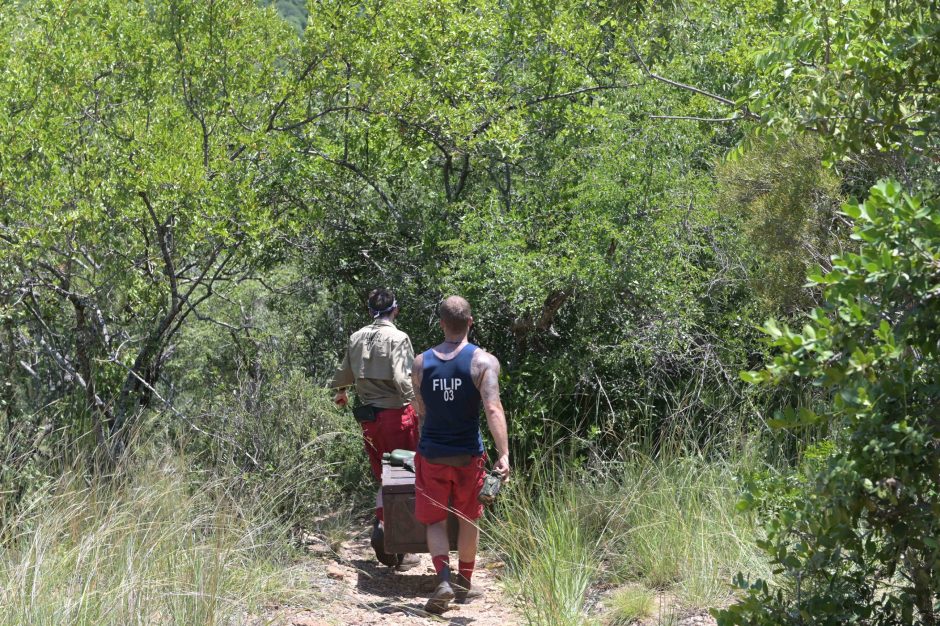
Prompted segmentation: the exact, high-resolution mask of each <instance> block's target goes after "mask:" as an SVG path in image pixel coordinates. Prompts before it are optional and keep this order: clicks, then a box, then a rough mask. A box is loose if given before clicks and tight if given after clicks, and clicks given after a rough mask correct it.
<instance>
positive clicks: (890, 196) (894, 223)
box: [719, 182, 940, 626]
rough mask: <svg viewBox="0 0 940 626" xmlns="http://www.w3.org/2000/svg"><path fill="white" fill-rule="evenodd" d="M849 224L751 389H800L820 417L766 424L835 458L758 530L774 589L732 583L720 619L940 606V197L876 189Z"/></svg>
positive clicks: (880, 617) (808, 619) (806, 620)
mask: <svg viewBox="0 0 940 626" xmlns="http://www.w3.org/2000/svg"><path fill="white" fill-rule="evenodd" d="M843 210H844V212H845V214H846V215H848V216H849V217H850V218H852V219H853V220H854V221H855V227H854V234H853V238H854V239H857V240H858V241H859V242H860V248H859V251H858V252H857V253H851V254H845V255H843V256H839V257H835V258H834V260H833V267H832V271H830V272H828V273H826V274H822V273H817V274H815V275H813V276H811V282H812V283H813V284H816V285H821V286H823V287H824V289H825V294H824V295H825V300H826V305H825V306H824V307H822V308H818V309H815V310H814V311H813V312H812V313H811V314H810V319H809V321H808V323H807V324H806V325H805V326H804V327H803V329H802V331H801V332H793V331H791V330H790V329H789V328H787V327H783V328H780V327H779V326H778V324H776V323H775V322H773V321H769V322H768V323H767V324H766V326H765V331H766V332H767V333H768V334H769V335H770V336H771V337H772V338H773V341H772V343H773V345H774V346H775V347H776V348H778V349H779V353H778V354H777V356H775V357H774V359H773V361H772V362H771V363H769V364H768V365H767V366H766V367H765V369H763V370H761V371H758V372H748V373H745V374H744V376H745V378H746V379H748V380H751V381H754V382H783V381H788V380H789V381H792V380H799V381H809V382H810V383H811V384H812V385H814V386H816V387H818V388H820V389H822V390H825V391H827V392H828V393H829V394H830V402H829V403H828V404H827V405H826V406H825V407H824V408H823V409H822V410H820V411H818V412H815V411H812V410H809V409H806V408H803V409H800V410H798V411H794V410H786V411H783V412H781V413H780V414H779V415H778V416H777V420H776V421H775V422H774V425H775V426H777V427H781V428H790V429H798V428H801V427H806V426H814V425H818V424H828V425H830V426H831V427H832V428H833V429H834V430H835V432H836V434H835V437H836V445H835V450H834V452H833V454H832V455H831V457H830V458H829V460H828V461H827V462H826V463H825V465H824V466H823V468H822V469H821V471H820V472H819V473H818V474H817V475H816V476H815V479H814V481H813V482H812V484H811V488H810V489H809V491H808V493H806V494H804V495H803V497H801V498H794V499H793V500H792V503H791V505H790V506H787V507H782V508H781V509H780V511H779V515H778V516H777V517H776V518H774V519H771V520H769V521H768V523H767V539H766V541H764V542H762V544H761V545H762V547H764V548H765V549H766V551H767V552H768V554H769V556H770V558H771V560H772V562H773V564H774V566H775V574H776V579H775V581H774V583H773V584H772V583H770V582H768V581H767V580H757V581H754V582H748V581H747V580H746V578H745V577H744V576H739V578H738V581H737V582H738V585H739V586H740V587H741V589H742V590H743V591H744V594H745V595H744V597H743V599H742V600H741V601H740V602H739V603H738V604H737V605H735V606H733V607H731V608H729V609H728V610H726V611H722V612H720V613H719V616H720V623H721V624H722V625H724V626H731V625H743V624H750V625H770V624H793V623H800V624H820V625H821V624H845V623H864V624H874V625H887V624H924V625H933V624H936V622H937V612H938V603H940V543H938V539H937V538H938V537H940V387H938V381H940V362H938V357H940V324H938V320H940V202H938V201H937V200H936V199H935V198H934V199H931V200H925V199H924V198H922V197H917V196H911V195H908V194H907V193H904V192H903V191H902V190H901V187H900V185H899V184H897V183H895V182H884V183H880V184H878V185H876V186H875V187H873V188H872V190H871V195H870V197H869V198H868V200H867V201H866V202H864V203H862V204H849V205H846V206H845V207H844V208H843Z"/></svg>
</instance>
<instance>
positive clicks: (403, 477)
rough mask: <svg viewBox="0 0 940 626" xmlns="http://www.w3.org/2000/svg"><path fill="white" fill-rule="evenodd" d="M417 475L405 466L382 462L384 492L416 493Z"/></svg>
mask: <svg viewBox="0 0 940 626" xmlns="http://www.w3.org/2000/svg"><path fill="white" fill-rule="evenodd" d="M414 490H415V475H414V473H412V472H411V471H409V470H406V469H405V468H404V467H392V466H391V465H389V464H388V463H382V493H383V494H384V493H414Z"/></svg>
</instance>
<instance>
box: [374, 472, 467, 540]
mask: <svg viewBox="0 0 940 626" xmlns="http://www.w3.org/2000/svg"><path fill="white" fill-rule="evenodd" d="M382 506H383V507H384V509H385V551H386V552H388V553H390V554H405V553H408V552H411V553H416V552H427V551H428V543H427V535H426V534H425V533H426V530H425V526H424V524H421V523H419V522H418V520H416V519H415V475H414V474H413V473H412V472H410V471H409V470H406V469H405V468H403V467H392V466H391V465H389V464H388V462H383V463H382ZM457 529H458V525H457V517H456V516H455V515H454V514H453V513H451V514H450V516H449V517H448V519H447V534H448V535H450V549H451V550H456V549H457Z"/></svg>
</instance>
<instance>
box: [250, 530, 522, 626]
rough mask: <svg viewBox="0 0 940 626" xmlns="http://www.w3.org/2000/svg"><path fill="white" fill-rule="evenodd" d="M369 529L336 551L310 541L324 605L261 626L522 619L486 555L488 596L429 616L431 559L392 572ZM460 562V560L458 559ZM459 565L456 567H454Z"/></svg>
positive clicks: (480, 572)
mask: <svg viewBox="0 0 940 626" xmlns="http://www.w3.org/2000/svg"><path fill="white" fill-rule="evenodd" d="M367 530H368V529H366V528H365V527H363V530H362V532H361V533H357V534H356V535H355V536H353V537H351V538H349V539H347V540H346V541H343V542H342V543H341V544H340V545H338V546H333V547H330V546H328V545H327V544H326V542H325V541H324V540H322V539H320V538H318V537H316V536H314V535H308V536H307V537H306V539H305V541H306V542H307V544H308V545H307V547H308V550H309V551H310V552H311V555H312V556H314V557H316V558H314V559H312V562H311V564H310V572H311V573H310V578H311V584H312V585H313V586H314V589H316V590H318V591H319V595H320V597H322V598H323V602H318V603H317V606H316V607H309V608H305V607H296V606H284V607H272V608H270V609H269V610H268V611H267V612H266V614H265V615H263V616H260V617H259V620H258V623H259V624H261V623H264V624H289V625H291V626H340V625H343V626H347V625H359V624H383V625H384V624H388V625H392V626H419V625H421V626H424V625H432V624H433V625H435V626H440V625H441V624H459V625H461V626H468V625H470V624H473V626H502V625H503V624H506V625H510V626H511V625H517V624H522V623H523V622H522V621H521V620H520V619H519V617H518V616H517V614H516V612H515V611H514V608H513V606H512V601H511V600H510V599H509V598H508V597H507V596H506V595H505V594H504V592H503V589H502V587H501V586H500V585H499V584H498V579H499V576H500V573H501V571H502V569H503V568H502V563H500V562H498V561H494V560H492V559H488V558H487V557H486V555H481V556H480V558H479V559H478V560H477V570H476V572H475V573H474V575H473V583H474V585H479V586H480V587H481V588H482V589H483V590H484V591H485V595H484V596H483V597H482V598H477V599H475V600H473V601H472V602H470V603H468V604H456V603H453V602H452V603H451V608H450V610H448V611H447V612H446V613H444V615H442V616H436V615H431V614H429V613H426V612H425V611H424V604H425V602H427V599H428V598H429V597H430V595H431V593H432V592H433V591H434V588H435V586H436V585H437V580H436V577H435V575H434V568H433V566H432V564H431V557H430V555H427V554H422V555H420V556H421V564H420V565H419V566H418V567H415V568H413V569H411V570H409V571H407V572H400V571H396V570H392V569H390V568H388V567H386V566H384V565H381V564H380V563H378V562H377V561H376V560H375V555H374V554H373V552H372V549H371V547H370V546H369V536H368V532H367ZM451 558H452V559H456V556H452V557H451ZM454 565H456V561H454Z"/></svg>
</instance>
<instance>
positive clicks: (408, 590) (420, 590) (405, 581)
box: [349, 559, 476, 626]
mask: <svg viewBox="0 0 940 626" xmlns="http://www.w3.org/2000/svg"><path fill="white" fill-rule="evenodd" d="M349 564H350V565H351V566H352V567H354V568H355V569H356V573H357V580H356V590H357V591H358V592H359V593H362V594H368V595H371V596H377V597H380V598H382V600H378V601H374V602H365V601H361V605H362V606H363V607H368V608H370V609H371V610H373V611H375V612H376V613H380V614H386V615H389V614H395V613H405V614H407V615H416V616H420V617H429V618H432V619H434V620H435V621H440V622H441V623H442V624H453V625H454V626H467V625H468V624H472V623H473V622H475V621H476V618H473V617H468V616H460V615H459V614H458V615H455V614H454V613H457V612H458V611H460V609H461V608H462V607H463V606H466V605H460V604H455V603H452V604H451V608H450V609H449V610H448V611H447V612H446V613H444V615H441V616H436V615H431V614H430V613H427V612H426V611H425V610H424V604H425V602H426V599H427V598H429V597H430V596H431V593H433V592H434V589H435V587H436V586H437V577H436V576H435V575H433V574H426V573H417V572H415V571H408V572H398V571H394V570H392V569H391V568H389V567H387V566H385V565H381V564H379V563H376V562H375V561H372V560H368V559H355V560H352V561H350V562H349ZM416 569H420V568H416Z"/></svg>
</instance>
